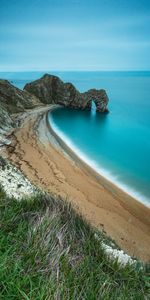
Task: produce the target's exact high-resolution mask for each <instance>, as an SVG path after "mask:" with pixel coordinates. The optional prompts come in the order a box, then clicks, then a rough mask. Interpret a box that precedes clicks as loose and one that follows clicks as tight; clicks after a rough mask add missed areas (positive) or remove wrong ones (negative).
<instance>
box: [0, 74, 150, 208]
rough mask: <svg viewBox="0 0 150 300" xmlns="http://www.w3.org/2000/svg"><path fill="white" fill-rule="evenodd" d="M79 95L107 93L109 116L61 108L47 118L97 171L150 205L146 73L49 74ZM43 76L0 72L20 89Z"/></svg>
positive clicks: (149, 105) (149, 88) (149, 100)
mask: <svg viewBox="0 0 150 300" xmlns="http://www.w3.org/2000/svg"><path fill="white" fill-rule="evenodd" d="M51 73H53V74H56V75H58V76H60V77H61V78H62V79H63V80H65V81H71V82H72V83H73V84H75V86H76V87H77V88H78V89H79V90H80V91H85V90H87V89H90V88H93V87H94V88H105V89H106V90H107V93H108V96H109V99H110V102H109V110H110V113H109V114H107V115H103V114H96V113H95V110H94V107H93V109H92V111H91V112H89V111H76V110H71V109H66V108H60V109H57V110H55V111H53V112H52V113H51V114H50V116H49V118H50V120H51V122H52V126H53V127H54V129H55V130H56V131H57V133H58V134H60V135H61V136H62V137H63V139H64V140H65V141H66V143H67V144H68V145H69V146H71V147H72V148H73V149H74V150H75V151H76V152H77V153H78V154H79V155H80V156H81V157H82V158H83V159H84V160H85V161H87V162H88V163H89V164H90V165H91V166H92V167H93V168H95V169H96V170H97V171H98V172H100V173H102V174H103V175H104V176H106V177H107V178H108V179H110V180H111V181H113V182H115V183H116V184H117V185H119V186H120V187H122V189H124V190H126V191H127V192H128V193H130V194H131V195H134V196H135V197H136V198H137V199H139V200H141V201H143V202H145V203H149V205H150V72H51ZM42 74H43V72H24V73H20V72H18V73H8V72H7V73H5V74H4V73H0V77H1V78H4V77H5V78H6V79H9V80H12V81H13V83H14V84H15V85H16V86H18V87H20V88H22V87H23V86H24V84H25V83H27V82H30V81H31V80H34V79H36V78H39V77H40V76H42Z"/></svg>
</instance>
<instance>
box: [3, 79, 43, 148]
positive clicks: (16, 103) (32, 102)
mask: <svg viewBox="0 0 150 300" xmlns="http://www.w3.org/2000/svg"><path fill="white" fill-rule="evenodd" d="M36 105H42V104H41V102H40V100H39V99H38V98H36V97H35V96H34V95H30V94H29V93H28V92H26V91H22V90H20V89H18V88H16V87H15V86H13V85H12V84H11V83H10V82H9V81H7V80H0V145H3V144H9V143H10V141H9V138H8V136H9V135H10V134H11V132H12V131H13V129H14V127H15V126H16V124H15V122H14V120H13V117H12V115H11V114H13V113H18V112H22V111H24V110H25V109H26V108H33V107H35V106H36Z"/></svg>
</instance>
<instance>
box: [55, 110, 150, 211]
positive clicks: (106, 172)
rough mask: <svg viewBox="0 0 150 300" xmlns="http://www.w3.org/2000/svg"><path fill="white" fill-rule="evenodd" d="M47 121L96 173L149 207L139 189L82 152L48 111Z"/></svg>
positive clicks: (146, 199) (147, 201) (147, 200)
mask: <svg viewBox="0 0 150 300" xmlns="http://www.w3.org/2000/svg"><path fill="white" fill-rule="evenodd" d="M49 122H50V125H51V127H52V128H53V130H54V131H55V132H56V134H57V135H58V136H59V137H60V138H61V139H62V140H63V141H65V144H66V145H67V146H68V147H69V148H70V149H71V150H73V151H74V152H75V154H76V155H77V156H78V157H79V158H80V159H82V160H83V161H84V162H85V163H86V164H88V165H89V166H90V167H91V168H92V169H94V170H95V171H96V172H97V173H98V174H100V175H102V176H103V177H105V178H106V179H107V180H109V181H110V182H112V183H113V184H115V185H116V186H117V187H119V188H120V189H121V190H123V191H124V192H126V193H127V194H128V195H130V196H132V197H133V198H134V199H136V200H137V201H139V202H141V203H143V204H144V205H145V206H147V207H148V208H150V202H149V199H148V198H147V197H145V196H144V195H142V194H141V193H140V192H139V191H137V190H135V189H134V188H131V187H130V186H128V185H126V184H125V183H124V182H121V180H120V179H119V178H118V177H119V176H117V175H115V174H113V172H112V171H110V170H107V169H105V168H103V167H100V166H99V165H98V164H97V163H96V162H95V161H94V160H92V159H91V158H89V157H88V156H87V155H86V154H85V153H83V152H82V151H81V150H80V149H79V148H78V147H77V146H76V145H75V144H74V143H73V142H72V141H71V139H69V138H68V137H67V136H66V135H65V134H64V133H63V132H62V131H61V130H60V129H59V128H58V126H57V125H56V124H55V123H54V121H53V117H52V115H51V114H50V113H49Z"/></svg>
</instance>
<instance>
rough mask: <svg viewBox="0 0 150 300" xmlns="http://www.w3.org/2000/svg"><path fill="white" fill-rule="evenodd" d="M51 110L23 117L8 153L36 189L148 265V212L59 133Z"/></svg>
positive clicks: (39, 111)
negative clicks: (60, 201) (61, 202)
mask: <svg viewBox="0 0 150 300" xmlns="http://www.w3.org/2000/svg"><path fill="white" fill-rule="evenodd" d="M53 108H54V106H52V105H51V106H47V107H44V108H38V109H35V110H32V111H30V113H27V114H26V115H22V117H21V118H22V121H21V122H22V126H21V128H18V129H17V130H16V131H15V132H14V134H13V135H12V145H11V146H7V148H6V154H7V156H8V157H9V159H10V160H11V161H12V162H13V163H14V164H15V165H16V166H17V167H19V168H20V169H21V170H22V171H23V173H24V174H25V175H26V176H27V177H28V178H29V179H30V180H31V182H32V183H33V184H35V185H37V186H40V187H41V188H43V189H44V190H46V191H49V192H51V193H53V194H54V195H59V196H61V197H62V198H63V199H65V200H67V201H70V202H71V203H72V205H73V206H74V207H75V209H76V210H77V211H78V212H79V213H81V214H82V215H83V216H84V217H85V218H86V219H87V220H88V221H89V222H90V223H91V224H92V225H93V226H95V227H97V228H99V229H100V230H103V231H105V232H106V233H107V235H109V236H111V238H112V239H114V240H115V241H116V243H117V244H118V245H119V246H120V247H121V248H122V249H123V250H124V251H125V252H127V253H128V254H129V255H131V256H133V257H137V258H139V259H141V260H143V261H150V209H149V208H147V207H146V206H144V205H143V204H142V203H140V202H138V201H136V200H135V199H134V198H132V197H130V196H129V195H128V194H126V193H125V192H123V191H122V190H121V189H119V188H118V187H117V186H115V185H114V184H112V183H111V182H109V181H108V180H107V179H105V178H104V177H102V176H100V175H99V174H98V173H96V172H95V171H94V170H93V169H91V168H90V167H89V166H88V165H87V164H85V163H84V162H83V161H82V160H80V158H79V157H78V156H77V155H76V154H75V153H74V152H73V151H72V150H71V149H70V148H69V147H67V145H66V144H65V143H64V141H62V140H61V138H60V137H58V136H57V135H56V133H55V132H54V131H53V129H52V128H51V126H50V125H49V123H48V122H47V111H48V110H50V109H53Z"/></svg>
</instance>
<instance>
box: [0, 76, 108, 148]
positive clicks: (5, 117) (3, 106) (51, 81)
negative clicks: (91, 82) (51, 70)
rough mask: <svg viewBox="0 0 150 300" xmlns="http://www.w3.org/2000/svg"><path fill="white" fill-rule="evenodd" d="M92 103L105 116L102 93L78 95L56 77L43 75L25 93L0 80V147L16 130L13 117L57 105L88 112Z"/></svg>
mask: <svg viewBox="0 0 150 300" xmlns="http://www.w3.org/2000/svg"><path fill="white" fill-rule="evenodd" d="M92 100H93V101H94V102H95V104H96V109H97V111H99V112H107V111H108V110H107V104H108V97H107V94H106V92H105V90H96V89H91V90H89V91H87V92H85V93H80V92H79V91H78V90H77V89H76V88H75V87H74V85H73V84H71V83H64V82H63V81H62V80H61V79H60V78H59V77H57V76H53V75H48V74H45V75H44V76H43V77H42V78H41V79H39V80H36V81H33V82H31V83H28V84H26V85H25V87H24V90H23V91H22V90H20V89H18V88H17V87H15V86H13V85H12V84H11V83H10V82H9V81H7V80H2V79H0V144H8V143H9V142H10V141H9V139H8V136H9V134H11V132H12V130H13V128H14V127H15V126H16V124H15V122H14V118H13V117H12V114H14V113H18V112H23V111H24V110H25V109H31V108H34V107H35V106H39V105H43V104H50V103H56V104H61V105H63V106H68V107H72V108H76V109H91V104H92Z"/></svg>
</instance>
